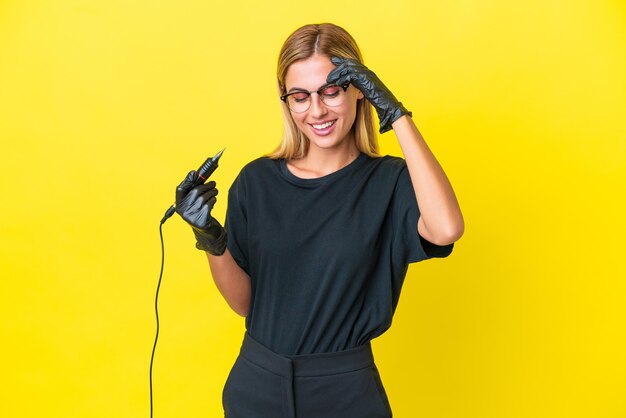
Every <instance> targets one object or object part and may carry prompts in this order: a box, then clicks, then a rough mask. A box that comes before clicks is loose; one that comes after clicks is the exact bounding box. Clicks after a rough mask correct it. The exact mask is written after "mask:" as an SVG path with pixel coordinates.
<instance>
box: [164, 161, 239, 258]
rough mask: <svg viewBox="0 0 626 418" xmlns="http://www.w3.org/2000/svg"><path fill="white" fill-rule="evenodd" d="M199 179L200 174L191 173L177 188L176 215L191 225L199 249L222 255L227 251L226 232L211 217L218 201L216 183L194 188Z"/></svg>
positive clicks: (211, 182) (212, 182)
mask: <svg viewBox="0 0 626 418" xmlns="http://www.w3.org/2000/svg"><path fill="white" fill-rule="evenodd" d="M197 178H198V173H197V172H196V171H190V172H189V174H187V177H185V180H183V182H182V183H180V184H179V185H178V187H177V188H176V213H178V214H179V215H180V216H181V218H183V219H184V220H185V221H186V222H187V223H188V224H189V225H191V228H192V229H193V233H194V234H195V236H196V240H197V242H196V248H197V249H199V250H204V251H207V252H209V253H210V254H213V255H222V254H224V251H226V243H227V235H226V230H225V229H224V228H223V227H222V225H220V223H219V222H218V221H217V220H216V219H215V218H213V217H212V216H211V209H213V205H214V204H215V202H216V200H217V199H216V198H215V196H216V195H217V189H216V188H215V182H214V181H210V182H208V183H206V184H201V185H199V186H196V187H193V184H194V182H195V181H196V179H197Z"/></svg>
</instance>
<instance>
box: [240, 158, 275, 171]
mask: <svg viewBox="0 0 626 418" xmlns="http://www.w3.org/2000/svg"><path fill="white" fill-rule="evenodd" d="M277 161H278V160H272V159H271V158H269V157H259V158H257V159H255V160H252V161H250V162H249V163H248V164H246V165H244V166H243V168H242V169H241V173H258V172H262V171H265V170H272V169H273V168H274V167H275V166H276V163H277Z"/></svg>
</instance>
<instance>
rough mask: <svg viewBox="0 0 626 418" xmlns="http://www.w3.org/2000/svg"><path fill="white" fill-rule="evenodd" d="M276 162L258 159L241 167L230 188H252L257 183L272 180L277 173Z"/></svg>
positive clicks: (267, 158) (265, 158)
mask: <svg viewBox="0 0 626 418" xmlns="http://www.w3.org/2000/svg"><path fill="white" fill-rule="evenodd" d="M277 167H278V160H272V159H271V158H269V157H259V158H257V159H255V160H252V161H250V162H249V163H247V164H246V165H244V166H243V168H242V169H241V171H240V172H239V174H238V175H237V177H236V178H235V181H234V182H233V185H232V187H254V185H255V184H256V183H258V182H259V181H261V182H263V181H266V179H269V178H272V177H273V176H274V175H275V173H276V172H277Z"/></svg>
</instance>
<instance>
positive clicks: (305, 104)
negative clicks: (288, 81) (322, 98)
mask: <svg viewBox="0 0 626 418" xmlns="http://www.w3.org/2000/svg"><path fill="white" fill-rule="evenodd" d="M287 101H288V105H289V109H291V110H293V111H294V112H297V113H301V112H306V111H307V110H308V108H309V105H310V104H311V100H310V95H309V93H306V92H297V93H293V94H291V95H290V96H289V97H288V99H287Z"/></svg>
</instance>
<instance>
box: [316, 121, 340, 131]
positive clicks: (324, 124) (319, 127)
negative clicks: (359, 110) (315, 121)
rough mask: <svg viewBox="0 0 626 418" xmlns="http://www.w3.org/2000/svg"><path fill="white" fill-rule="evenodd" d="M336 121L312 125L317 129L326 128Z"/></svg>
mask: <svg viewBox="0 0 626 418" xmlns="http://www.w3.org/2000/svg"><path fill="white" fill-rule="evenodd" d="M333 123H335V121H332V122H326V123H322V124H321V125H312V126H313V127H314V128H315V129H326V128H328V127H329V126H331V125H332V124H333Z"/></svg>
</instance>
